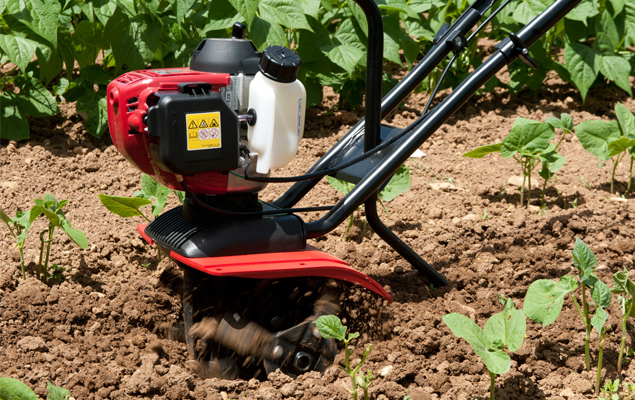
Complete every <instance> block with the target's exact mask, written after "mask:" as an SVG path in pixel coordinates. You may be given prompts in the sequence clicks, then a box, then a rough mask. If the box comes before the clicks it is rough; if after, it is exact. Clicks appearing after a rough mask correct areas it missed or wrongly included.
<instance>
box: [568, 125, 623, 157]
mask: <svg viewBox="0 0 635 400" xmlns="http://www.w3.org/2000/svg"><path fill="white" fill-rule="evenodd" d="M575 134H576V136H577V137H578V140H580V144H581V145H582V147H584V149H585V150H586V151H588V152H589V153H591V154H593V155H594V156H596V157H597V158H599V159H600V160H602V161H606V160H608V159H609V158H610V151H609V143H611V142H613V141H615V140H619V138H620V136H621V135H620V129H619V126H618V124H617V121H611V122H605V121H597V120H592V121H583V122H581V123H580V124H578V125H576V127H575Z"/></svg>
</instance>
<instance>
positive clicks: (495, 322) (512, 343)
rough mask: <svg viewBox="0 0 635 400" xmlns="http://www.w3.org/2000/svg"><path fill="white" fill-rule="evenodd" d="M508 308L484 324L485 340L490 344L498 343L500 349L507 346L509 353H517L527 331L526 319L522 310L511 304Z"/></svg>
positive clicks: (509, 300)
mask: <svg viewBox="0 0 635 400" xmlns="http://www.w3.org/2000/svg"><path fill="white" fill-rule="evenodd" d="M508 302H511V303H512V306H511V307H510V308H507V307H506V309H505V310H504V311H503V312H500V313H497V314H494V315H492V316H491V317H490V318H489V319H488V320H487V322H486V323H485V329H484V330H483V333H484V334H485V340H486V341H487V342H488V343H490V344H496V343H500V344H501V346H495V347H497V348H499V349H500V348H502V346H507V347H508V348H509V351H512V352H514V351H517V350H518V349H520V347H521V346H522V345H523V341H524V340H525V333H526V331H527V317H526V316H525V313H524V312H523V311H522V310H516V309H514V308H513V302H512V301H511V299H508Z"/></svg>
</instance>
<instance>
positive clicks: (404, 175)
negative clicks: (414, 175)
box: [379, 164, 410, 201]
mask: <svg viewBox="0 0 635 400" xmlns="http://www.w3.org/2000/svg"><path fill="white" fill-rule="evenodd" d="M409 189H410V169H409V168H408V166H407V165H406V164H401V166H400V167H399V168H398V169H397V171H396V172H395V174H394V175H393V176H392V178H390V181H388V184H387V185H386V187H384V189H383V190H382V191H381V192H379V197H380V198H381V199H382V200H384V201H392V200H393V199H394V198H395V197H397V196H399V195H400V194H402V193H405V192H407V191H408V190H409Z"/></svg>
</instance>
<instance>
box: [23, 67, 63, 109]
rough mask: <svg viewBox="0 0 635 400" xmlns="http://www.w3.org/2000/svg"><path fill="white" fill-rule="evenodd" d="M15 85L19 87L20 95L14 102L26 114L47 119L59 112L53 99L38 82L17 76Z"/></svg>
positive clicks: (27, 77)
mask: <svg viewBox="0 0 635 400" xmlns="http://www.w3.org/2000/svg"><path fill="white" fill-rule="evenodd" d="M15 84H16V86H18V87H20V94H19V95H18V96H17V97H16V100H17V101H18V103H19V104H20V108H21V109H22V110H23V111H24V112H25V113H26V114H29V115H30V116H32V117H48V116H51V115H55V114H57V113H59V112H60V109H59V108H58V107H57V102H56V101H55V97H53V95H52V94H51V92H49V91H48V90H47V89H46V88H45V87H44V85H43V84H42V82H40V80H38V79H36V78H34V77H29V76H25V75H19V76H17V77H16V79H15Z"/></svg>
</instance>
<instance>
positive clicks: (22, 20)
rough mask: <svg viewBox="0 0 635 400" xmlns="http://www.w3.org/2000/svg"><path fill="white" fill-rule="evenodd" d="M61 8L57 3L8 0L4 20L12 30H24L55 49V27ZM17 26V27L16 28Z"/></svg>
mask: <svg viewBox="0 0 635 400" xmlns="http://www.w3.org/2000/svg"><path fill="white" fill-rule="evenodd" d="M60 11H61V6H60V3H59V2H58V1H46V0H9V2H8V3H7V14H6V15H5V16H4V18H5V20H6V21H7V23H8V24H9V26H11V27H12V28H13V29H20V30H21V31H22V26H23V27H25V28H26V32H32V33H34V34H35V35H38V36H39V37H41V38H42V39H44V40H46V41H47V42H48V43H50V44H51V45H52V46H53V48H54V49H57V27H58V25H59V15H60ZM16 25H17V26H16Z"/></svg>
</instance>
